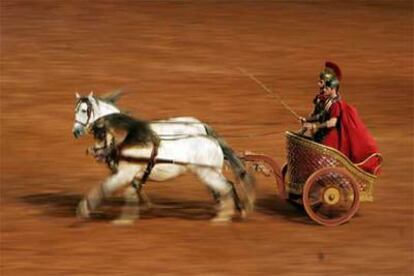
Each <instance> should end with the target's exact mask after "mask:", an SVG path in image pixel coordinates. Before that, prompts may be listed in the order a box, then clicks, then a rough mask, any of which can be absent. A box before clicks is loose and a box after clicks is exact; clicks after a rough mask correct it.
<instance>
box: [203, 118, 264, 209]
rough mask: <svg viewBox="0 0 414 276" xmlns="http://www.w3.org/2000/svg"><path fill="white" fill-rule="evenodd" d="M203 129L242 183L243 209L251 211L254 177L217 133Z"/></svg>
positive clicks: (209, 129) (207, 127) (206, 127)
mask: <svg viewBox="0 0 414 276" xmlns="http://www.w3.org/2000/svg"><path fill="white" fill-rule="evenodd" d="M204 128H205V130H206V132H207V135H208V136H210V137H213V138H214V139H215V140H216V141H217V142H218V143H219V145H220V148H221V150H222V151H223V154H224V159H225V160H227V162H228V163H229V164H230V167H231V169H232V171H233V173H234V175H235V177H236V179H237V180H238V181H240V180H241V181H242V182H243V184H244V185H243V189H244V194H245V199H246V200H244V201H245V202H244V203H245V207H247V208H248V210H250V211H251V210H253V208H254V201H255V198H254V187H255V183H256V179H255V178H254V176H253V175H252V174H251V173H249V172H248V171H247V170H246V167H245V165H244V163H243V162H242V160H240V158H239V157H238V156H237V154H236V153H235V152H234V150H233V149H232V148H231V147H230V146H229V145H228V144H227V142H226V141H225V140H224V139H223V138H222V137H220V136H219V135H218V133H217V132H216V131H215V130H214V129H213V128H212V127H210V126H209V125H207V124H204Z"/></svg>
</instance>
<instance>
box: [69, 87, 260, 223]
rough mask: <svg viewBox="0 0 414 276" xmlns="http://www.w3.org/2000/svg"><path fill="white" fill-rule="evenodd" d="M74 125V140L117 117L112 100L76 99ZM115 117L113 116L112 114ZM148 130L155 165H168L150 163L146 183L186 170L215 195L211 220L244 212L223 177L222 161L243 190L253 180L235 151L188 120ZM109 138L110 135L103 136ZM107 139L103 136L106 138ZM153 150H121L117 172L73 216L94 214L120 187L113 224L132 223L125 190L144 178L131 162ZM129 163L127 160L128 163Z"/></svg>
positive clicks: (140, 166)
mask: <svg viewBox="0 0 414 276" xmlns="http://www.w3.org/2000/svg"><path fill="white" fill-rule="evenodd" d="M76 98H77V102H76V107H75V123H74V126H73V134H74V135H75V137H76V138H78V137H80V136H82V135H84V134H85V133H87V132H88V130H90V129H91V126H93V125H94V123H95V122H97V120H102V119H105V118H110V117H111V116H112V115H114V114H119V113H120V110H119V109H118V108H117V107H116V106H115V104H114V102H115V100H116V97H108V98H105V99H99V98H97V97H94V96H93V95H92V93H91V94H90V95H89V96H87V97H81V96H79V95H78V94H77V95H76ZM114 116H115V115H114ZM149 127H150V128H151V129H152V131H153V132H154V133H155V134H156V136H157V137H159V138H160V144H159V147H158V153H157V156H156V158H157V159H156V160H164V161H165V160H168V161H170V162H168V164H166V163H165V162H164V163H161V164H157V163H156V164H155V166H154V167H153V169H152V171H151V173H150V175H149V180H153V181H166V180H169V179H172V178H175V177H177V176H179V175H181V174H183V173H185V172H187V171H189V172H192V173H194V174H195V175H197V176H198V178H199V179H200V180H201V182H203V183H204V184H205V185H206V186H207V187H208V188H209V189H210V190H211V191H212V193H213V195H215V198H216V200H217V201H218V203H219V208H218V213H217V214H216V217H215V218H214V221H227V220H230V219H231V218H232V217H233V216H234V215H235V208H236V207H238V208H239V210H240V211H242V212H243V210H242V208H241V206H242V205H241V204H238V203H239V201H238V198H237V193H236V192H235V188H234V185H233V183H231V182H230V181H228V180H227V179H226V178H225V176H224V175H223V173H222V168H223V165H224V162H225V159H226V160H227V161H228V162H229V164H230V166H231V168H232V169H233V171H234V173H235V176H236V177H237V178H238V179H241V180H242V181H243V182H244V185H246V186H249V187H248V188H251V186H252V184H253V183H252V181H253V179H252V177H251V176H250V175H249V174H248V173H246V170H245V169H244V166H243V164H242V162H241V161H240V160H239V159H238V157H237V156H236V155H235V153H234V151H233V150H232V149H231V148H230V147H229V146H228V145H227V144H226V143H225V142H224V140H223V139H221V138H219V137H218V136H217V134H215V133H214V131H213V130H212V129H211V128H210V127H208V126H207V125H205V124H203V123H202V122H200V121H199V120H197V119H195V118H192V117H177V118H171V119H168V120H163V121H157V122H153V123H151V124H149ZM107 136H109V139H113V138H114V137H113V135H112V136H111V135H107ZM107 138H108V137H107ZM153 149H154V145H153V144H146V145H139V146H138V145H136V146H129V147H125V148H122V149H121V150H120V152H119V154H120V156H121V157H122V158H120V160H119V163H118V165H117V171H116V172H115V173H113V174H112V175H110V176H109V177H108V178H107V179H106V180H105V181H104V182H103V184H102V185H100V186H98V187H95V188H93V189H92V190H91V191H90V192H89V193H88V195H87V196H86V197H85V198H84V199H83V200H82V201H81V202H80V203H79V206H78V215H80V216H81V217H85V218H87V217H89V216H90V213H91V212H93V211H95V210H96V209H97V208H98V206H99V205H100V203H101V201H102V200H103V199H104V198H106V197H109V196H110V195H111V194H113V193H114V192H115V191H117V190H119V189H121V188H125V193H124V196H125V199H126V205H125V206H124V207H123V210H122V213H121V216H120V218H119V219H117V220H116V221H115V222H116V223H131V222H133V220H134V219H135V218H137V217H138V203H139V191H140V190H141V187H138V189H137V190H138V193H137V190H136V189H135V188H134V187H133V186H131V185H130V183H131V182H132V181H133V180H134V179H140V178H142V177H143V175H145V170H146V168H147V164H146V163H139V162H134V160H138V159H139V160H142V159H143V158H144V159H147V160H150V159H151V156H152V154H153ZM131 160H132V161H131ZM246 199H247V200H246V202H245V204H246V207H247V208H248V209H249V210H251V209H252V208H253V197H249V196H247V197H246Z"/></svg>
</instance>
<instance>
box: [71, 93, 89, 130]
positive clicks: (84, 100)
mask: <svg viewBox="0 0 414 276" xmlns="http://www.w3.org/2000/svg"><path fill="white" fill-rule="evenodd" d="M82 103H85V104H86V106H87V108H86V115H87V116H88V119H87V120H86V122H85V123H84V122H81V121H79V120H77V119H75V122H76V123H78V124H80V125H82V126H83V127H85V128H86V127H87V126H88V125H89V121H90V120H91V115H92V113H93V107H92V103H91V101H90V100H89V98H88V97H81V98H79V100H78V102H77V103H76V108H75V113H78V110H79V107H80V105H81V104H82Z"/></svg>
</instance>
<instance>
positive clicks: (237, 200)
mask: <svg viewBox="0 0 414 276" xmlns="http://www.w3.org/2000/svg"><path fill="white" fill-rule="evenodd" d="M227 182H228V183H229V184H230V185H231V190H232V193H233V199H234V204H235V206H236V209H237V211H239V213H240V216H241V217H242V218H245V217H246V215H247V214H246V210H245V207H244V204H243V202H242V201H241V200H240V197H239V195H238V193H237V190H236V186H235V185H234V183H233V182H231V181H229V180H228V181H227Z"/></svg>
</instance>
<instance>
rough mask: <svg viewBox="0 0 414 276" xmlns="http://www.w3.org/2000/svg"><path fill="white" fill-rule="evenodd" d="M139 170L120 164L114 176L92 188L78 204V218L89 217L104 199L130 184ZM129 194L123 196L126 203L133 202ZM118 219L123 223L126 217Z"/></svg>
mask: <svg viewBox="0 0 414 276" xmlns="http://www.w3.org/2000/svg"><path fill="white" fill-rule="evenodd" d="M140 169H141V167H140V166H136V165H129V164H128V163H123V162H121V163H120V164H119V166H118V172H117V173H116V174H113V175H111V176H109V177H108V178H107V179H106V180H105V181H104V182H103V183H102V184H101V185H100V186H97V187H94V188H93V189H92V190H91V191H90V192H89V193H88V194H87V195H86V196H85V198H84V199H83V200H82V201H81V202H80V203H79V205H78V209H77V214H78V216H80V217H83V218H88V217H90V214H91V213H92V212H94V211H95V210H96V209H97V208H98V207H99V205H100V204H101V203H102V200H103V199H104V198H107V197H109V196H110V195H112V194H113V193H114V192H115V191H117V190H119V189H120V188H122V187H125V186H126V185H128V184H129V183H131V181H132V179H133V178H134V176H135V175H136V173H137V171H139V170H140ZM129 192H130V191H126V194H125V196H126V197H127V201H129V202H133V200H134V199H133V197H132V196H130V195H129ZM126 215H127V214H126ZM120 217H121V218H122V220H123V221H125V219H126V216H123V215H121V216H120ZM131 218H133V217H131Z"/></svg>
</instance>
